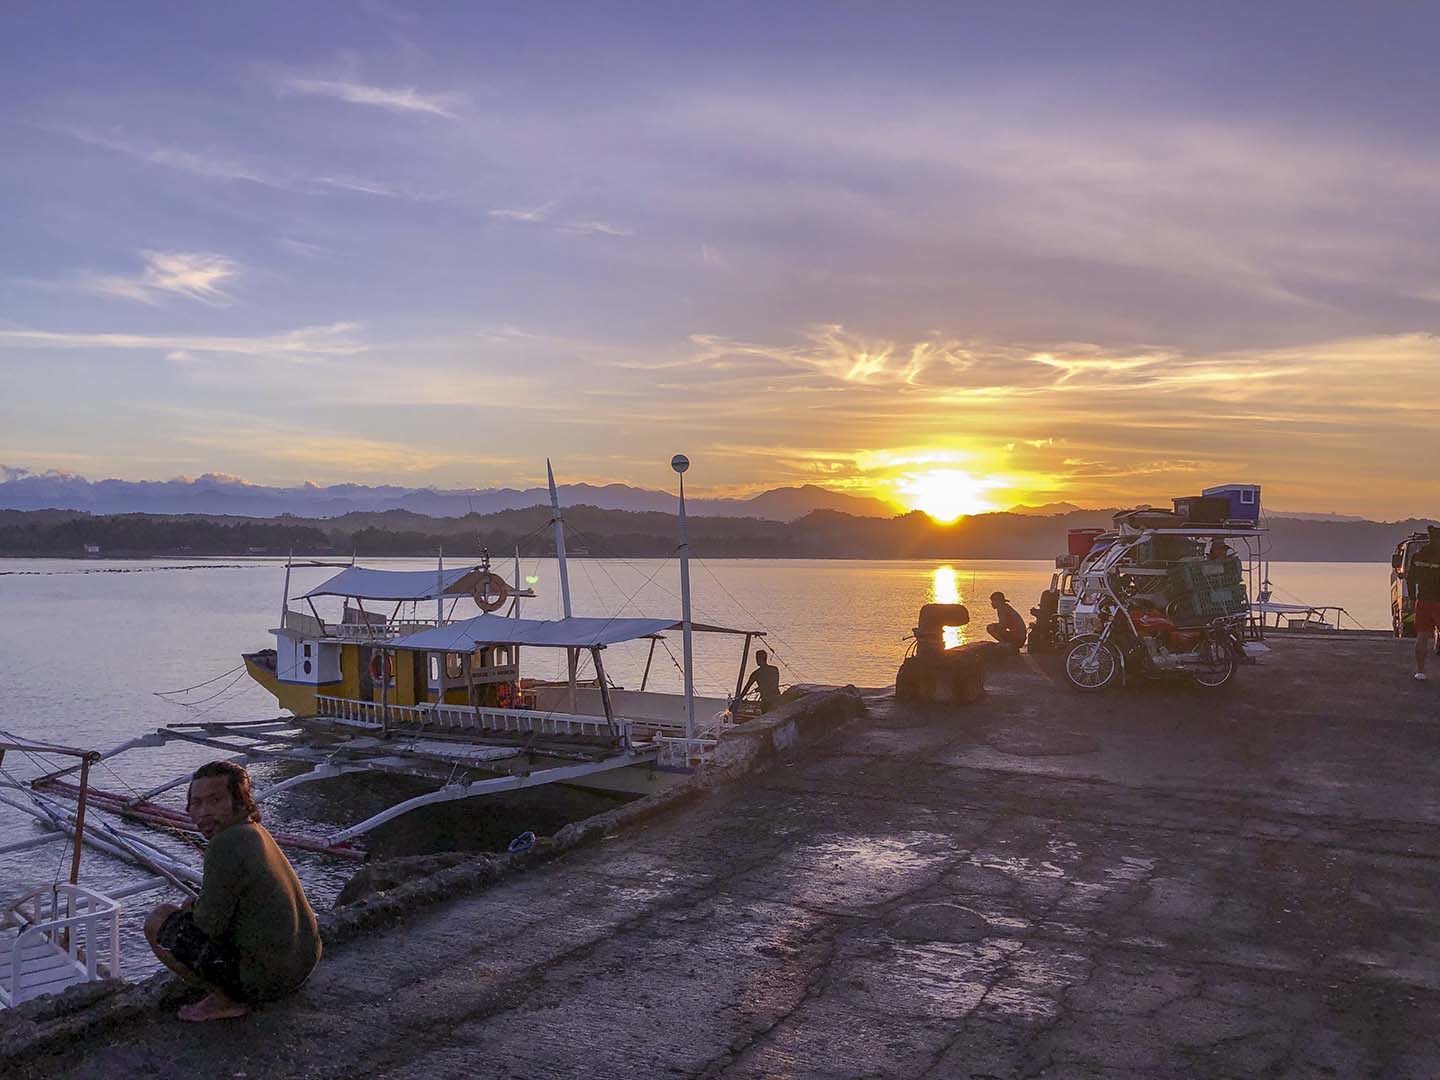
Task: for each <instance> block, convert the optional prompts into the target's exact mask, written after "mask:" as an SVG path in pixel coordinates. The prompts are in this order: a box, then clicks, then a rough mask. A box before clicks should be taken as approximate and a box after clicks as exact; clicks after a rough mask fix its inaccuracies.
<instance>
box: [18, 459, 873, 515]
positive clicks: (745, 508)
mask: <svg viewBox="0 0 1440 1080" xmlns="http://www.w3.org/2000/svg"><path fill="white" fill-rule="evenodd" d="M0 477H3V479H0V511H3V510H72V511H74V510H83V511H87V512H89V513H91V514H137V513H140V514H167V515H174V514H205V515H231V516H237V517H247V518H278V517H282V516H284V515H291V516H294V517H299V518H338V517H341V516H343V515H345V514H350V513H382V512H386V511H391V510H403V511H407V512H409V513H412V514H421V515H425V516H427V517H432V518H441V517H462V516H463V515H465V514H470V513H478V514H492V513H499V512H501V511H504V510H518V509H523V508H525V507H529V506H542V505H546V504H547V503H548V502H549V499H550V496H549V492H548V491H547V490H546V489H545V488H526V489H524V490H517V489H515V488H477V489H473V490H471V489H460V490H441V489H435V488H407V487H399V486H395V485H378V486H370V485H365V484H332V485H329V486H323V487H322V486H319V485H316V484H308V483H307V484H302V485H300V486H298V487H267V486H265V485H263V484H251V483H248V482H246V481H244V480H241V479H239V478H237V477H233V476H223V475H217V474H206V475H204V476H198V477H193V478H191V477H181V478H177V479H174V480H97V481H91V480H87V479H86V478H85V477H83V476H76V475H73V474H69V473H58V472H46V473H32V472H28V471H26V470H23V469H13V468H12V469H5V468H3V467H0ZM559 494H560V500H561V503H562V505H565V506H576V505H585V506H598V507H600V508H602V509H605V510H628V511H637V512H643V511H657V512H663V513H669V514H673V513H675V510H676V507H677V500H676V497H675V496H674V495H673V494H671V493H669V492H666V491H651V490H647V489H645V488H636V487H630V486H629V485H627V484H604V485H594V484H561V485H560V486H559ZM686 503H687V509H688V510H689V512H690V513H691V514H694V515H697V516H701V517H705V516H725V517H754V518H765V519H768V520H771V521H794V520H796V519H797V518H802V517H804V516H805V515H806V514H808V513H810V512H811V511H812V510H838V511H841V512H843V513H847V514H852V515H854V516H856V517H887V518H888V517H893V516H894V515H895V513H896V511H895V508H894V507H892V506H890V505H889V504H888V503H885V502H882V501H881V500H879V499H871V498H865V497H862V496H856V495H847V494H845V493H843V492H838V491H830V490H828V489H827V488H822V487H816V486H815V485H813V484H806V485H805V486H804V487H787V488H776V489H774V490H772V491H766V492H762V493H761V494H759V495H756V496H754V497H752V498H748V499H704V498H692V499H688V500H686Z"/></svg>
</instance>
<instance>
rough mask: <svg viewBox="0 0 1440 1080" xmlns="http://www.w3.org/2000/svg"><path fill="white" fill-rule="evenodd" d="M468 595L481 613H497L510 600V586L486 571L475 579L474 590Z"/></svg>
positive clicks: (496, 575)
mask: <svg viewBox="0 0 1440 1080" xmlns="http://www.w3.org/2000/svg"><path fill="white" fill-rule="evenodd" d="M470 595H471V596H473V597H474V598H475V606H476V607H478V608H479V609H480V610H481V611H497V610H499V609H500V608H501V607H503V606H504V604H505V601H506V600H509V599H510V586H509V585H506V584H505V579H504V578H502V577H501V576H500V575H499V574H492V573H490V572H489V571H488V570H487V571H485V572H484V573H482V574H481V575H480V576H479V577H477V578H476V579H475V588H474V589H473V590H472V591H471V594H470Z"/></svg>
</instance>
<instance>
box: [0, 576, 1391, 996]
mask: <svg viewBox="0 0 1440 1080" xmlns="http://www.w3.org/2000/svg"><path fill="white" fill-rule="evenodd" d="M368 565H375V566H386V567H390V568H394V569H415V570H423V569H430V568H432V567H433V566H434V563H433V562H428V561H423V560H404V559H394V560H374V561H373V562H370V563H368ZM497 569H499V570H500V571H501V573H502V574H503V575H504V576H505V577H506V578H507V580H508V579H511V578H514V577H515V574H514V567H513V563H510V562H500V563H499V564H497ZM335 572H336V571H335V570H334V569H327V568H314V567H297V568H295V569H294V571H293V572H292V577H291V595H292V596H297V595H299V594H300V593H302V592H304V591H305V590H307V589H309V588H312V587H314V586H315V585H318V584H319V583H320V582H322V581H323V580H325V579H326V578H327V577H328V576H330V575H331V574H333V573H335ZM1052 572H1053V567H1052V566H1051V565H1050V564H1048V563H1046V562H1039V561H975V562H954V563H943V562H919V561H916V562H866V561H839V560H725V561H715V562H709V561H705V560H696V561H695V562H694V563H693V564H692V589H693V598H694V608H695V619H696V621H699V622H708V623H712V624H718V625H724V626H730V627H735V628H739V629H752V628H763V629H765V630H767V631H768V633H769V636H768V639H767V641H768V647H769V648H770V651H771V652H772V654H773V655H774V657H775V658H776V659H777V660H778V662H779V666H780V670H781V676H782V681H783V682H784V683H786V684H788V683H792V682H821V683H851V682H853V683H855V684H857V685H860V686H886V685H889V684H890V683H892V682H893V681H894V677H895V671H896V668H897V667H898V665H899V663H900V660H901V659H902V657H903V656H904V653H905V642H904V640H903V639H904V638H905V636H906V635H907V634H908V632H909V629H910V627H911V626H913V625H914V620H915V615H916V612H917V611H918V609H919V607H920V605H921V604H924V603H928V602H930V601H934V600H939V601H945V602H954V601H957V600H958V601H960V602H964V603H967V604H969V605H970V606H971V611H972V618H973V619H974V620H975V623H976V624H978V629H979V632H980V633H981V634H983V633H984V631H983V627H984V625H985V623H986V622H988V621H989V620H988V618H987V617H986V616H987V615H988V614H989V606H988V602H987V600H986V599H985V598H986V597H988V596H989V594H990V593H991V592H993V591H994V590H996V589H1000V590H1003V591H1004V592H1005V593H1007V594H1008V595H1009V596H1010V597H1011V599H1012V601H1013V602H1014V603H1015V605H1016V606H1017V607H1018V608H1019V609H1020V610H1021V611H1022V613H1023V612H1028V609H1029V608H1030V606H1031V605H1032V604H1033V603H1034V602H1035V600H1036V598H1037V596H1038V595H1039V593H1040V591H1041V590H1042V589H1043V588H1045V587H1046V586H1047V584H1048V582H1049V580H1050V575H1051V574H1052ZM284 575H285V569H284V566H283V563H280V562H277V561H275V560H266V559H253V560H215V561H213V562H204V561H190V562H176V561H162V560H154V561H144V562H105V561H84V562H79V561H72V560H14V559H9V560H7V559H0V614H3V619H0V729H3V730H8V731H10V732H12V733H14V734H16V735H20V736H24V737H28V738H32V739H38V740H45V741H49V742H56V743H61V744H65V745H70V746H83V747H93V748H98V749H107V748H109V747H111V746H114V745H116V744H118V743H120V742H122V741H124V740H126V739H130V738H133V737H135V736H137V735H142V734H144V733H146V732H149V731H153V730H154V729H156V728H158V727H161V726H163V725H165V724H170V723H179V722H185V721H194V720H254V719H262V718H267V717H271V716H274V715H276V713H277V709H276V707H275V704H274V699H273V698H270V697H269V696H268V695H267V694H265V693H264V691H262V690H261V689H260V688H259V687H258V686H256V685H254V684H253V683H252V682H251V681H250V680H249V678H247V677H244V675H243V671H235V670H232V669H235V668H236V667H237V665H238V664H239V663H240V659H239V656H240V653H242V652H246V651H251V650H254V649H258V648H265V647H268V646H269V645H271V644H272V640H273V639H272V638H271V637H270V635H269V634H268V633H267V631H268V629H269V628H270V627H272V626H274V625H276V621H277V619H278V616H279V611H280V602H281V592H282V587H283V581H284ZM1270 576H1271V579H1272V581H1273V582H1274V584H1275V587H1276V589H1275V596H1276V599H1279V600H1294V601H1303V602H1305V603H1311V604H1338V605H1342V606H1344V607H1345V608H1347V609H1348V610H1349V612H1350V614H1351V615H1352V616H1353V617H1354V619H1355V620H1357V621H1358V622H1359V624H1361V625H1364V626H1369V627H1387V626H1388V625H1389V583H1388V582H1389V567H1388V566H1386V565H1384V564H1357V563H1276V564H1274V565H1273V566H1272V567H1271V571H1270ZM520 577H521V578H523V579H525V581H526V583H528V584H531V585H532V586H533V588H534V589H535V591H536V592H537V594H538V596H537V598H536V599H533V600H527V601H524V609H523V614H525V615H527V616H531V617H538V618H548V617H555V616H558V615H559V613H560V590H559V582H558V569H557V566H556V564H555V562H554V561H553V560H526V561H523V562H522V565H521V569H520ZM570 578H571V590H572V596H573V604H574V610H575V613H576V614H580V615H600V616H610V615H652V616H663V617H678V615H679V613H680V601H679V580H678V567H677V565H676V564H675V562H674V561H673V560H672V561H670V562H664V561H659V560H635V561H624V560H615V559H593V560H592V559H575V560H572V562H571V566H570ZM322 613H326V612H325V609H322ZM469 613H473V609H469ZM420 614H422V615H426V616H432V615H433V614H434V607H433V604H430V605H420ZM460 614H465V612H461V613H460ZM974 629H976V628H974V627H972V628H971V630H974ZM671 637H672V638H673V640H672V641H671V642H670V643H669V650H668V651H667V650H666V649H664V648H661V649H657V650H656V653H655V657H654V662H653V665H652V668H651V673H650V687H651V688H653V689H662V690H676V691H678V690H679V688H680V671H679V666H678V662H677V661H678V658H679V656H680V641H679V635H678V634H675V635H671ZM646 654H647V647H646V645H645V644H643V643H634V644H629V645H622V646H618V647H615V648H612V649H610V650H607V653H606V669H607V672H608V673H609V675H610V677H611V678H612V679H613V680H614V681H616V682H617V683H620V684H621V685H624V686H630V687H637V686H639V684H640V679H641V675H642V672H643V671H644V669H645V663H646ZM672 654H673V657H674V659H672ZM739 657H740V640H739V639H737V638H732V637H728V636H720V635H709V634H705V635H696V690H697V692H700V693H707V694H715V695H723V694H725V693H726V692H729V691H733V689H734V685H735V679H736V675H737V673H738V668H739ZM522 663H523V667H524V670H525V672H526V674H527V675H539V676H549V677H555V676H558V675H561V674H562V670H561V668H562V665H563V661H561V658H560V657H558V656H556V655H552V654H546V653H544V652H542V651H540V650H531V651H529V652H527V653H526V655H525V657H524V658H523V661H522ZM226 672H229V674H223V673H226ZM222 674H223V677H221V678H219V679H218V680H216V681H214V682H211V683H209V684H208V685H205V686H201V687H199V688H197V689H194V690H191V691H189V692H187V693H184V694H178V695H170V696H168V697H161V696H157V692H161V691H172V690H178V689H181V688H186V687H191V686H194V685H195V684H197V683H201V682H202V681H204V680H209V679H212V678H214V677H215V676H221V675H222ZM214 756H216V754H215V752H214V751H211V750H208V749H206V748H203V747H192V746H183V745H174V744H172V745H171V746H168V747H166V748H164V749H161V750H140V751H134V752H131V753H129V754H127V755H125V756H123V757H121V758H119V759H117V760H116V762H115V763H114V764H113V766H104V765H102V766H101V767H100V768H99V769H97V771H96V773H95V776H94V781H93V782H94V783H95V784H96V785H97V786H99V787H103V788H107V789H113V790H118V791H126V790H140V789H143V788H144V787H146V786H149V785H153V784H157V783H160V782H162V781H163V780H165V779H168V778H170V777H172V776H177V775H179V774H180V773H181V772H184V771H187V770H189V769H192V768H194V767H195V766H196V765H198V764H200V763H201V762H203V761H206V760H209V759H210V758H212V757H214ZM41 765H42V763H41V762H40V761H38V760H36V761H31V760H27V759H26V758H25V757H24V756H23V755H16V754H14V753H13V752H12V753H11V754H10V755H8V756H7V757H6V760H5V763H4V767H5V770H6V772H7V773H8V774H9V775H10V776H11V777H13V778H18V779H23V778H27V777H29V776H33V775H36V773H37V770H38V769H40V768H41ZM51 767H53V766H51ZM282 769H283V767H280V766H267V765H260V766H257V767H256V768H255V769H254V770H253V771H254V772H255V773H256V774H257V780H258V781H259V783H260V784H264V783H268V782H269V781H270V780H271V779H273V778H274V777H275V776H277V775H280V773H281V770H282ZM3 779H4V778H0V782H3ZM408 793H411V792H410V791H408V790H406V791H403V792H400V793H399V794H408ZM12 794H13V793H12ZM399 794H397V791H396V788H395V786H394V782H387V781H384V780H374V781H368V780H363V779H357V778H353V777H347V778H342V779H339V780H334V781H327V782H322V783H318V784H314V785H306V786H303V787H301V788H298V789H295V790H293V791H291V792H287V793H285V794H284V795H282V796H280V797H278V798H277V801H276V802H275V803H274V804H267V809H266V814H267V820H269V821H270V822H272V823H278V824H280V825H284V824H286V823H296V822H300V823H304V824H306V825H312V826H313V825H319V826H322V827H326V828H330V827H333V828H338V827H342V826H344V825H347V824H352V823H354V822H355V821H358V820H360V819H361V818H363V817H365V816H367V815H368V814H371V813H374V812H375V811H377V810H379V809H381V808H382V807H383V806H385V805H387V804H388V803H389V802H392V801H394V800H395V799H396V798H397V797H399ZM137 828H139V827H137ZM34 830H35V827H34V826H33V825H32V824H31V823H30V821H29V819H28V818H26V817H24V816H23V815H20V814H19V813H18V812H16V811H14V810H11V809H10V808H8V807H5V806H0V844H3V843H6V842H9V841H13V840H16V839H20V838H23V837H26V836H30V835H33V834H34ZM155 835H156V836H158V837H159V842H160V843H161V845H162V846H165V847H168V848H170V849H172V850H174V851H176V852H177V853H179V854H183V855H186V856H187V857H190V858H195V857H196V856H197V853H196V852H195V851H194V850H192V849H189V848H187V845H186V844H185V842H184V841H181V840H177V839H175V838H171V837H168V836H165V835H164V834H155ZM63 847H64V845H61V844H49V845H46V846H43V847H40V848H37V849H32V850H30V851H27V852H21V853H17V854H14V855H10V856H0V901H3V900H7V899H9V898H12V897H14V896H16V895H19V894H20V893H21V892H22V891H23V890H24V888H26V887H33V886H35V885H39V884H43V883H46V882H49V881H51V880H53V879H54V878H55V877H56V876H57V874H58V873H59V872H60V867H61V866H62V865H63V864H64V858H65V851H64V850H62V848H63ZM295 862H296V864H297V867H298V868H299V869H300V872H301V875H302V877H303V878H304V879H305V881H306V885H307V888H309V889H310V890H311V893H312V896H313V897H314V899H315V901H316V903H317V906H320V905H323V904H326V903H328V902H330V901H331V900H332V899H333V897H334V895H335V893H336V892H337V891H338V889H339V887H340V885H341V884H342V883H343V882H344V880H345V879H346V878H347V877H348V876H349V874H350V873H351V872H353V870H354V866H353V865H349V864H344V865H340V864H337V863H336V861H334V860H331V859H328V858H323V857H319V856H305V855H303V854H302V855H299V856H297V857H296V858H295ZM135 876H136V871H134V870H132V869H129V868H121V867H117V866H116V865H115V864H114V863H112V862H111V860H109V859H108V858H107V857H106V856H104V855H101V854H99V853H96V852H93V851H89V852H87V853H86V856H85V863H84V873H83V878H82V880H84V881H86V882H89V883H92V884H94V885H95V886H96V887H98V888H101V889H104V888H105V887H106V886H107V885H109V884H112V883H113V882H115V881H119V880H133V879H134V878H135ZM158 895H159V894H151V895H147V896H144V897H137V898H134V899H132V900H131V901H129V902H128V904H129V911H130V915H129V916H128V917H127V926H129V927H130V935H129V936H130V941H129V943H128V944H127V950H128V958H127V968H128V969H130V970H132V971H135V972H143V971H144V970H146V969H147V968H148V966H149V965H148V961H147V960H146V959H145V957H144V955H143V952H144V949H143V943H139V947H136V945H137V941H136V939H135V934H134V929H135V925H136V923H135V922H134V921H133V920H135V919H138V917H139V912H140V911H141V910H142V909H143V908H144V906H145V905H146V904H147V903H149V902H152V901H153V900H155V899H158Z"/></svg>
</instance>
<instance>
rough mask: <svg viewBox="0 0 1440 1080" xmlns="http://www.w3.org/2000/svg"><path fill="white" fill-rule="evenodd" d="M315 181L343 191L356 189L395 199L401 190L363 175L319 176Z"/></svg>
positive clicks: (360, 191)
mask: <svg viewBox="0 0 1440 1080" xmlns="http://www.w3.org/2000/svg"><path fill="white" fill-rule="evenodd" d="M314 182H315V183H316V184H318V185H320V186H321V187H329V188H338V189H339V190H341V191H355V192H358V193H360V194H361V195H379V196H382V197H383V198H387V199H393V198H396V197H398V196H399V195H400V192H399V191H397V190H396V189H395V188H393V187H391V186H390V185H389V184H386V183H383V182H381V181H379V180H366V179H365V178H364V177H361V176H317V177H316V178H315V180H314Z"/></svg>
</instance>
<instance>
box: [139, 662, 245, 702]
mask: <svg viewBox="0 0 1440 1080" xmlns="http://www.w3.org/2000/svg"><path fill="white" fill-rule="evenodd" d="M244 666H245V665H244V664H243V663H242V664H240V665H239V666H237V667H232V668H231V669H230V670H229V671H222V672H221V673H220V674H219V675H216V676H215V677H214V678H213V679H206V680H205V681H204V682H199V683H196V684H195V685H194V686H187V687H185V688H184V689H182V690H152V691H151V693H152V694H154V695H155V696H156V697H162V698H163V697H173V696H174V695H175V694H188V693H189V692H190V691H191V690H199V689H200V687H202V686H209V685H210V684H211V683H217V682H219V681H220V680H221V679H223V678H225V676H226V675H234V674H235V672H237V671H239V670H240V669H241V668H243V667H244Z"/></svg>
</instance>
